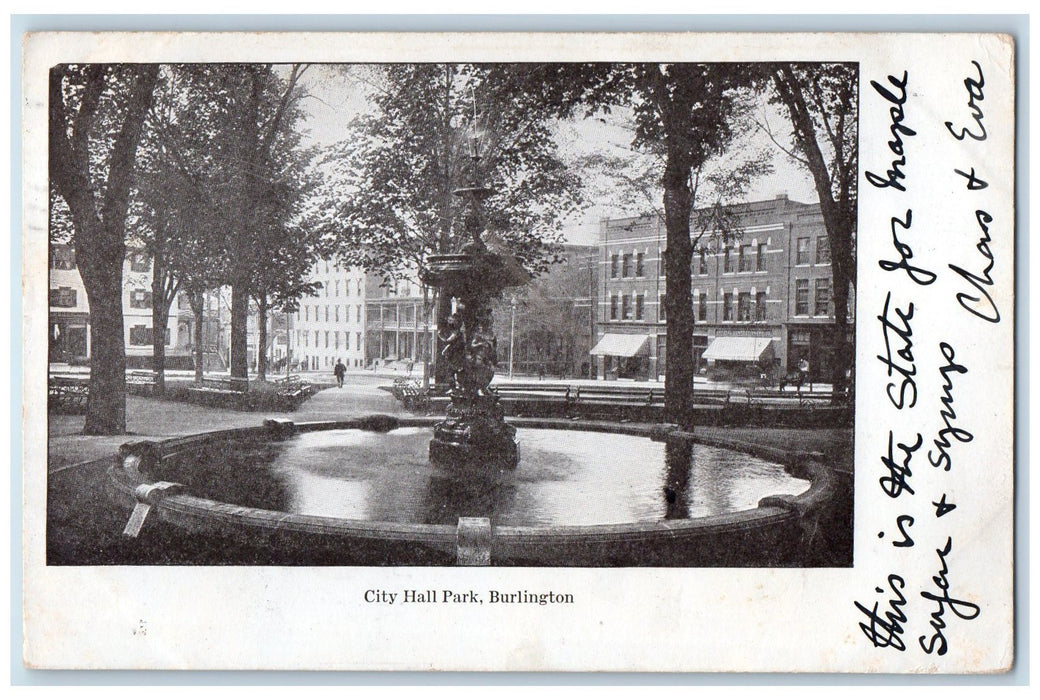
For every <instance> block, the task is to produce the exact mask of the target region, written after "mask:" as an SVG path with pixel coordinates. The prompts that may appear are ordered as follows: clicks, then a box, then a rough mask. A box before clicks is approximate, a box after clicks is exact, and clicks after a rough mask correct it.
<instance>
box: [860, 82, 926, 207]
mask: <svg viewBox="0 0 1040 700" xmlns="http://www.w3.org/2000/svg"><path fill="white" fill-rule="evenodd" d="M909 79H910V76H909V74H908V73H907V72H906V71H903V77H902V78H897V77H895V76H894V75H890V76H888V82H889V84H890V85H891V86H892V87H893V88H895V92H893V91H892V90H889V89H888V88H887V87H885V86H884V85H882V84H881V83H879V82H877V81H876V80H871V81H870V85H871V87H873V88H874V91H875V92H877V93H878V94H879V95H881V96H882V97H883V98H885V100H887V101H888V102H890V103H891V104H892V106H891V107H889V108H888V116H889V119H890V120H891V125H890V126H889V133H891V134H892V140H891V141H889V142H888V150H889V151H891V152H892V154H893V155H895V156H896V157H895V158H893V159H892V163H891V167H890V168H889V169H888V170H887V171H886V172H885V176H884V177H881V176H880V175H877V174H875V173H872V172H870V171H869V170H868V171H867V172H866V173H865V176H866V178H867V182H869V183H870V184H872V185H873V186H874V187H880V188H885V187H891V188H893V189H896V190H899V191H900V192H906V186H905V185H903V183H902V182H900V180H903V179H905V178H906V174H905V173H904V172H903V168H904V167H905V166H906V151H905V149H904V147H903V137H904V136H916V135H917V132H916V131H914V130H913V129H911V128H910V127H908V126H906V125H905V124H903V120H904V119H905V118H906V114H905V112H904V111H903V105H905V104H906V84H907V82H908V81H909Z"/></svg>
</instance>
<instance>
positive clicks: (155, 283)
mask: <svg viewBox="0 0 1040 700" xmlns="http://www.w3.org/2000/svg"><path fill="white" fill-rule="evenodd" d="M165 276H166V270H165V264H164V262H163V256H162V255H161V254H158V253H157V254H156V255H155V257H154V258H153V260H152V372H153V373H154V374H153V381H154V386H153V389H152V391H153V393H154V395H155V396H162V395H163V394H165V393H166V325H167V324H168V323H169V321H170V307H169V305H168V304H167V303H166V300H165V295H164V294H163V278H164V277H165Z"/></svg>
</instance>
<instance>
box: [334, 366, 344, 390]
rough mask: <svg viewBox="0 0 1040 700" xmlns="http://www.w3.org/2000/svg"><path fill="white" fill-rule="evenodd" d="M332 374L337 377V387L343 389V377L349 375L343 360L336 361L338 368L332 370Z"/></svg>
mask: <svg viewBox="0 0 1040 700" xmlns="http://www.w3.org/2000/svg"><path fill="white" fill-rule="evenodd" d="M332 373H333V374H335V375H336V386H338V387H339V388H340V389H342V388H343V377H345V376H346V374H347V367H346V365H344V364H343V360H336V366H335V367H334V368H333V369H332Z"/></svg>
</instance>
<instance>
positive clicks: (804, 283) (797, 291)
mask: <svg viewBox="0 0 1040 700" xmlns="http://www.w3.org/2000/svg"><path fill="white" fill-rule="evenodd" d="M794 315H795V316H808V315H809V280H795V281H794Z"/></svg>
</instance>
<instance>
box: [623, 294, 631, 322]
mask: <svg viewBox="0 0 1040 700" xmlns="http://www.w3.org/2000/svg"><path fill="white" fill-rule="evenodd" d="M621 320H622V321H630V320H632V297H630V296H628V295H627V294H622V295H621Z"/></svg>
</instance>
